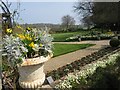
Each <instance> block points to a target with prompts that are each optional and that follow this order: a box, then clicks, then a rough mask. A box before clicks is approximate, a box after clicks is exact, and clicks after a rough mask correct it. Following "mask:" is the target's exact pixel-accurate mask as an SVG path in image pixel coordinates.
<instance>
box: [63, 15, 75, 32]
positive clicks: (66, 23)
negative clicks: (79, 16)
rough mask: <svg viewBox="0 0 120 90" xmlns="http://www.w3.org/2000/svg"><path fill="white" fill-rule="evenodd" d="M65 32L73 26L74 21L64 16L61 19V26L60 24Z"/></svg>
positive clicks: (68, 16) (70, 17)
mask: <svg viewBox="0 0 120 90" xmlns="http://www.w3.org/2000/svg"><path fill="white" fill-rule="evenodd" d="M61 25H62V26H63V27H64V28H65V29H66V30H68V29H69V28H70V27H72V26H73V25H75V20H74V18H73V17H72V16H70V15H65V16H63V17H62V24H61Z"/></svg>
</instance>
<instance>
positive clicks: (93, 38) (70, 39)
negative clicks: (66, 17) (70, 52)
mask: <svg viewBox="0 0 120 90" xmlns="http://www.w3.org/2000/svg"><path fill="white" fill-rule="evenodd" d="M113 36H114V35H113V34H110V35H108V34H101V35H99V36H98V35H88V36H81V37H80V38H81V40H99V39H101V40H106V39H111V38H112V37H113ZM66 41H68V42H69V41H78V36H73V37H69V38H67V39H66Z"/></svg>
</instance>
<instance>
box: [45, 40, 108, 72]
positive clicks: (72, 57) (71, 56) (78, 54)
mask: <svg viewBox="0 0 120 90" xmlns="http://www.w3.org/2000/svg"><path fill="white" fill-rule="evenodd" d="M54 43H60V44H62V43H64V44H85V43H90V44H96V45H95V46H92V47H88V48H86V49H83V50H78V51H75V52H71V53H68V54H65V55H61V56H58V57H55V58H52V59H50V60H49V61H47V62H46V63H45V68H44V72H45V73H47V72H50V71H53V70H57V69H58V68H59V67H62V66H65V65H66V64H70V63H72V62H74V61H76V60H78V59H81V58H82V57H85V56H87V55H90V54H91V53H93V52H96V51H98V50H99V49H101V48H103V47H106V46H108V45H109V40H100V41H81V42H54Z"/></svg>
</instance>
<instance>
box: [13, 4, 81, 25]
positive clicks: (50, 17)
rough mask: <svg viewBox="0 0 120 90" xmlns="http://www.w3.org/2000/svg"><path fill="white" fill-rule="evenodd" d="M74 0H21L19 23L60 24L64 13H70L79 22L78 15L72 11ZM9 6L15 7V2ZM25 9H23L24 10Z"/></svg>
mask: <svg viewBox="0 0 120 90" xmlns="http://www.w3.org/2000/svg"><path fill="white" fill-rule="evenodd" d="M75 4H76V3H75V2H21V6H20V10H21V11H20V18H22V20H19V23H53V24H60V23H61V18H62V17H63V16H64V15H67V14H68V15H70V16H72V17H74V18H75V20H76V23H77V24H78V23H79V18H80V17H79V16H78V15H77V13H75V12H74V8H73V6H74V5H75ZM11 8H13V9H15V8H16V4H15V2H14V3H12V6H11ZM24 9H25V10H24Z"/></svg>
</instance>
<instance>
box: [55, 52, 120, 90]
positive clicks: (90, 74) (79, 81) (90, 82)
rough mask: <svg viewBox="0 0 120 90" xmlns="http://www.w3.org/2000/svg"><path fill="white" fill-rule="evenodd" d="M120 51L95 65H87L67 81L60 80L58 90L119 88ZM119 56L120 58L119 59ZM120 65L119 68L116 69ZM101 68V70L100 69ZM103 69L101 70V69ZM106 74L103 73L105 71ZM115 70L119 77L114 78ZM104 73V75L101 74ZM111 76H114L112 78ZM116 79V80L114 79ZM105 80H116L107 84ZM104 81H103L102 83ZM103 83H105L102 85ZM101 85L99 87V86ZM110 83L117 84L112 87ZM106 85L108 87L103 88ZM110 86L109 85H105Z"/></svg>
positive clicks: (68, 77) (69, 76) (71, 75)
mask: <svg viewBox="0 0 120 90" xmlns="http://www.w3.org/2000/svg"><path fill="white" fill-rule="evenodd" d="M119 55H120V51H119V52H117V53H115V54H112V55H110V56H109V57H105V58H104V59H102V60H98V61H96V62H94V63H91V64H89V65H86V66H85V67H83V68H82V69H81V70H80V72H77V73H74V74H69V75H68V76H67V77H66V78H65V80H64V81H63V80H60V83H59V84H57V85H56V86H55V88H56V89H59V90H63V89H66V88H71V89H72V88H86V89H87V88H96V87H97V88H110V87H112V88H113V87H114V88H115V87H117V88H118V87H119V84H120V83H119V84H118V82H119V81H120V80H118V79H117V78H119V75H120V74H119V69H120V67H119V63H120V60H119V59H120V56H119ZM118 56H119V57H118ZM110 65H114V66H115V68H114V69H113V67H112V66H111V68H110ZM117 65H118V67H116V66H117ZM98 67H99V68H98ZM100 67H101V68H100ZM106 67H109V68H110V69H108V70H109V71H111V73H108V71H107V70H106V69H105V68H106ZM102 68H103V69H105V70H106V71H105V70H104V72H103V69H102ZM111 69H113V70H114V72H115V74H116V75H117V77H116V76H114V75H113V71H112V70H111ZM116 72H117V73H116ZM101 73H102V74H101ZM105 75H106V76H105ZM109 75H112V76H111V77H110V76H109ZM108 76H109V78H108ZM113 77H114V78H113ZM103 78H105V80H106V81H110V80H109V79H111V80H115V81H114V82H112V81H110V82H105V80H103ZM101 80H102V81H101ZM100 82H103V83H104V84H103V83H100ZM98 83H99V84H100V85H99V84H98ZM109 83H112V84H113V83H116V84H113V85H114V86H110V85H112V84H109ZM101 84H102V85H104V86H106V87H103V86H101ZM105 84H108V85H105Z"/></svg>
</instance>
